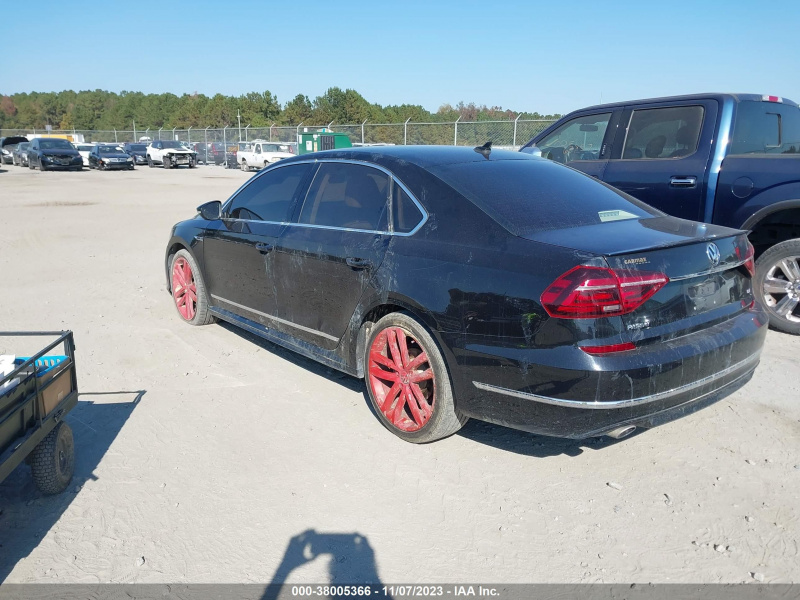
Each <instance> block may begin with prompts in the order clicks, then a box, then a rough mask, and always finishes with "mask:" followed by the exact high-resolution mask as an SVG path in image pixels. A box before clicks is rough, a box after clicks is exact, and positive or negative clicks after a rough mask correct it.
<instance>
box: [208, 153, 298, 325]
mask: <svg viewBox="0 0 800 600" xmlns="http://www.w3.org/2000/svg"><path fill="white" fill-rule="evenodd" d="M311 169H312V166H311V165H310V164H300V165H287V166H285V167H281V168H277V169H274V170H270V171H267V172H264V173H263V174H262V175H259V176H257V177H255V178H253V180H252V181H251V182H250V183H249V184H247V185H246V186H245V187H244V188H242V189H241V190H239V191H238V192H237V193H236V194H235V195H234V196H233V197H232V198H231V199H230V200H229V201H228V202H227V203H226V205H225V207H224V210H223V213H224V214H223V218H222V219H221V220H220V221H219V224H218V226H217V227H216V229H214V230H211V231H209V232H208V233H207V234H206V237H205V238H204V241H203V261H204V263H205V273H206V280H207V281H206V285H207V287H208V290H209V294H210V296H211V303H212V304H213V305H214V306H217V307H219V308H222V309H224V310H227V311H229V312H232V313H235V314H237V315H239V316H242V317H245V318H246V319H250V320H252V321H256V322H258V323H261V324H262V325H265V326H267V327H269V326H271V322H270V317H271V316H272V315H274V313H275V286H274V282H275V276H274V260H273V256H274V254H273V253H274V249H275V246H276V244H277V241H278V239H279V237H280V234H281V231H282V230H283V228H284V227H285V226H286V221H288V218H289V215H290V214H291V212H292V209H293V208H294V202H295V199H296V195H297V193H298V191H299V190H300V189H301V188H302V186H303V183H304V182H305V179H306V177H307V176H308V174H309V172H310V171H311Z"/></svg>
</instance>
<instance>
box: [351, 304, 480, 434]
mask: <svg viewBox="0 0 800 600" xmlns="http://www.w3.org/2000/svg"><path fill="white" fill-rule="evenodd" d="M393 347H394V348H396V350H393V349H392V348H393ZM404 347H405V350H404V349H403V348H404ZM398 352H399V355H398V356H396V357H395V353H398ZM423 354H424V355H425V360H422V361H421V362H419V357H420V356H422V355H423ZM376 355H379V356H381V357H382V359H376V358H374V357H375V356H376ZM403 356H405V358H403ZM397 361H399V362H400V364H401V367H400V368H399V369H398V368H397V366H396V365H397ZM425 365H427V368H424V369H423V368H422V367H424V366H425ZM364 366H365V371H366V373H365V377H364V379H365V380H366V385H367V394H368V395H369V399H370V401H371V402H372V406H373V408H374V409H375V412H376V414H377V415H378V418H379V419H380V421H381V423H382V424H383V426H384V427H386V428H387V429H388V430H389V431H391V432H392V433H394V434H395V435H396V436H398V437H399V438H401V439H403V440H405V441H407V442H412V443H415V444H424V443H427V442H433V441H436V440H440V439H442V438H445V437H447V436H450V435H452V434H454V433H455V432H457V431H458V430H459V429H461V428H462V427H463V426H464V424H465V423H466V422H467V421H468V418H467V417H465V416H463V415H461V414H459V413H458V411H457V410H456V407H455V402H454V400H453V386H452V383H451V380H450V374H449V373H448V371H447V365H446V364H445V361H444V357H443V356H442V352H441V350H440V349H439V346H438V344H437V343H436V341H435V340H434V339H433V337H432V336H431V334H430V333H428V330H427V329H426V328H425V327H424V326H422V325H421V324H420V323H419V322H418V321H417V320H416V319H415V318H414V317H412V316H411V315H409V314H408V313H403V312H396V313H390V314H388V315H386V316H385V317H383V318H382V319H381V320H380V321H378V322H377V323H376V324H375V325H374V327H373V328H372V331H371V333H370V335H369V339H368V340H367V344H366V348H365V356H364ZM409 367H410V368H409ZM415 375H416V376H417V377H419V375H427V376H428V377H425V378H423V379H416V380H412V378H413V377H414V376H415ZM392 382H394V383H392ZM396 388H399V389H398V390H397V391H396V392H392V390H394V389H396ZM408 394H411V397H409V396H408ZM401 401H402V404H400V402H401ZM387 402H388V403H389V406H387V405H386V404H387Z"/></svg>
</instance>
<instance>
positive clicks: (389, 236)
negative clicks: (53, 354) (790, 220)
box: [166, 146, 767, 442]
mask: <svg viewBox="0 0 800 600" xmlns="http://www.w3.org/2000/svg"><path fill="white" fill-rule="evenodd" d="M198 210H199V214H198V215H197V216H195V217H194V218H192V219H189V220H187V221H183V222H181V223H178V224H177V225H175V227H174V228H173V231H172V234H171V237H170V240H169V244H168V246H167V252H166V275H167V285H168V288H169V290H170V291H171V294H172V297H173V299H174V302H175V305H176V307H177V312H178V314H179V315H180V317H181V318H182V319H183V320H184V321H186V322H188V323H190V324H192V325H203V324H207V323H211V322H212V321H214V320H215V319H222V320H225V321H228V322H230V323H233V324H234V325H237V326H239V327H241V328H243V329H245V330H247V331H249V332H252V333H255V334H257V335H259V336H262V337H264V338H266V339H268V340H271V341H272V342H274V343H276V344H279V345H281V346H285V347H287V348H290V349H292V350H294V351H296V352H298V353H300V354H303V355H305V356H308V357H310V358H313V359H314V360H317V361H319V362H321V363H323V364H325V365H328V366H330V367H333V368H336V369H339V370H341V371H344V372H345V373H349V374H350V375H353V376H355V377H363V378H365V379H366V387H367V391H368V395H369V398H370V399H371V401H372V404H373V405H374V408H375V411H376V414H377V415H378V417H379V418H380V420H381V422H382V423H383V424H384V425H385V426H386V427H387V428H388V429H389V430H391V431H392V432H393V433H395V434H397V435H398V436H400V437H401V438H403V439H405V440H407V441H410V442H427V441H432V440H436V439H439V438H442V437H445V436H447V435H450V434H452V433H454V432H455V431H457V430H458V429H459V428H460V427H461V426H462V425H463V424H464V423H465V422H466V420H467V419H468V418H470V417H474V418H477V419H481V420H485V421H490V422H493V423H498V424H501V425H506V426H509V427H514V428H517V429H522V430H525V431H529V432H534V433H539V434H545V435H554V436H564V437H571V438H585V437H591V436H598V435H611V436H613V437H617V438H619V437H623V436H624V435H626V434H628V433H630V432H631V431H633V430H634V429H635V428H637V427H644V428H648V427H652V426H655V425H658V424H661V423H663V422H666V421H669V420H672V419H675V418H677V417H680V416H683V415H686V414H688V413H691V412H693V411H695V410H697V409H699V408H702V407H704V406H707V405H709V404H711V403H713V402H715V401H716V400H719V399H720V398H723V397H725V396H727V395H729V394H731V393H733V392H734V391H735V390H737V389H739V388H740V387H741V386H742V385H744V384H745V383H746V382H747V381H748V380H749V379H750V377H751V376H752V374H753V371H754V369H755V368H756V365H757V363H758V360H759V353H760V351H761V347H762V344H763V342H764V337H765V335H766V323H767V319H766V316H765V314H764V312H763V309H762V308H761V306H760V305H759V304H758V303H756V302H755V300H754V296H753V290H752V276H753V248H752V246H751V245H750V244H749V242H748V241H747V237H746V235H745V233H744V232H742V231H736V230H732V229H727V228H724V227H718V226H714V225H705V224H701V223H695V222H692V221H685V220H681V219H676V218H673V217H669V216H666V215H664V214H663V213H661V212H659V211H657V210H655V209H653V208H651V207H649V206H647V205H645V204H643V203H641V202H639V201H637V200H636V199H634V198H632V197H630V196H627V195H625V194H623V193H621V192H619V191H617V190H615V189H613V188H611V187H609V186H606V185H605V184H602V183H600V182H598V181H596V180H594V179H593V178H591V177H589V176H587V175H584V174H582V173H580V172H578V171H574V170H572V169H570V168H567V167H565V166H563V165H560V164H556V163H553V162H552V161H548V160H544V159H538V158H534V157H531V156H528V155H523V154H519V153H511V152H503V151H492V150H491V149H490V148H488V147H480V148H475V149H472V148H458V147H435V146H428V147H414V146H401V147H381V148H363V149H352V150H347V151H331V152H319V153H315V154H314V155H313V156H298V157H295V158H289V159H285V160H283V161H281V162H280V163H278V164H277V165H274V166H272V167H270V168H268V169H265V170H263V171H261V172H260V173H259V174H257V175H255V176H254V177H253V178H252V179H250V180H249V181H248V182H247V183H246V184H245V185H243V186H242V187H241V188H240V189H239V190H237V191H236V192H235V193H234V194H233V196H231V197H230V198H229V199H228V200H227V201H226V202H224V203H220V202H216V201H215V202H209V203H207V204H204V205H203V206H201V207H199V209H198Z"/></svg>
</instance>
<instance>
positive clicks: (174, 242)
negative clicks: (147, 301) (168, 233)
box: [164, 236, 199, 294]
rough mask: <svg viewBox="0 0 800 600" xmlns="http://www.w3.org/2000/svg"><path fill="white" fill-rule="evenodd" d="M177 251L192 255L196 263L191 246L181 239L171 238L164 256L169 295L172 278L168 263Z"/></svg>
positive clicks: (177, 237)
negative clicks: (184, 251)
mask: <svg viewBox="0 0 800 600" xmlns="http://www.w3.org/2000/svg"><path fill="white" fill-rule="evenodd" d="M179 250H186V251H187V252H188V253H189V254H191V255H192V258H194V260H195V262H197V257H196V256H195V254H194V252H192V248H191V244H189V243H187V242H186V240H184V239H183V238H182V237H179V236H173V237H172V239H171V240H170V241H169V243H168V244H167V252H166V254H165V256H164V273H165V275H166V277H167V291H168V292H169V293H170V294H171V293H172V278H171V277H170V272H169V267H170V263H171V262H172V257H173V256H175V254H177V253H178V251H179ZM198 265H199V263H198Z"/></svg>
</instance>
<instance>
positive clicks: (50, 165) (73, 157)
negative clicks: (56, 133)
mask: <svg viewBox="0 0 800 600" xmlns="http://www.w3.org/2000/svg"><path fill="white" fill-rule="evenodd" d="M37 167H38V168H39V170H41V171H49V170H51V169H63V170H69V171H80V170H82V169H83V159H82V158H81V155H80V154H79V153H78V151H77V150H76V149H75V146H73V145H72V144H71V143H69V142H68V141H67V140H65V139H62V138H33V139H32V140H31V145H30V146H29V147H28V168H29V169H36V168H37Z"/></svg>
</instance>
